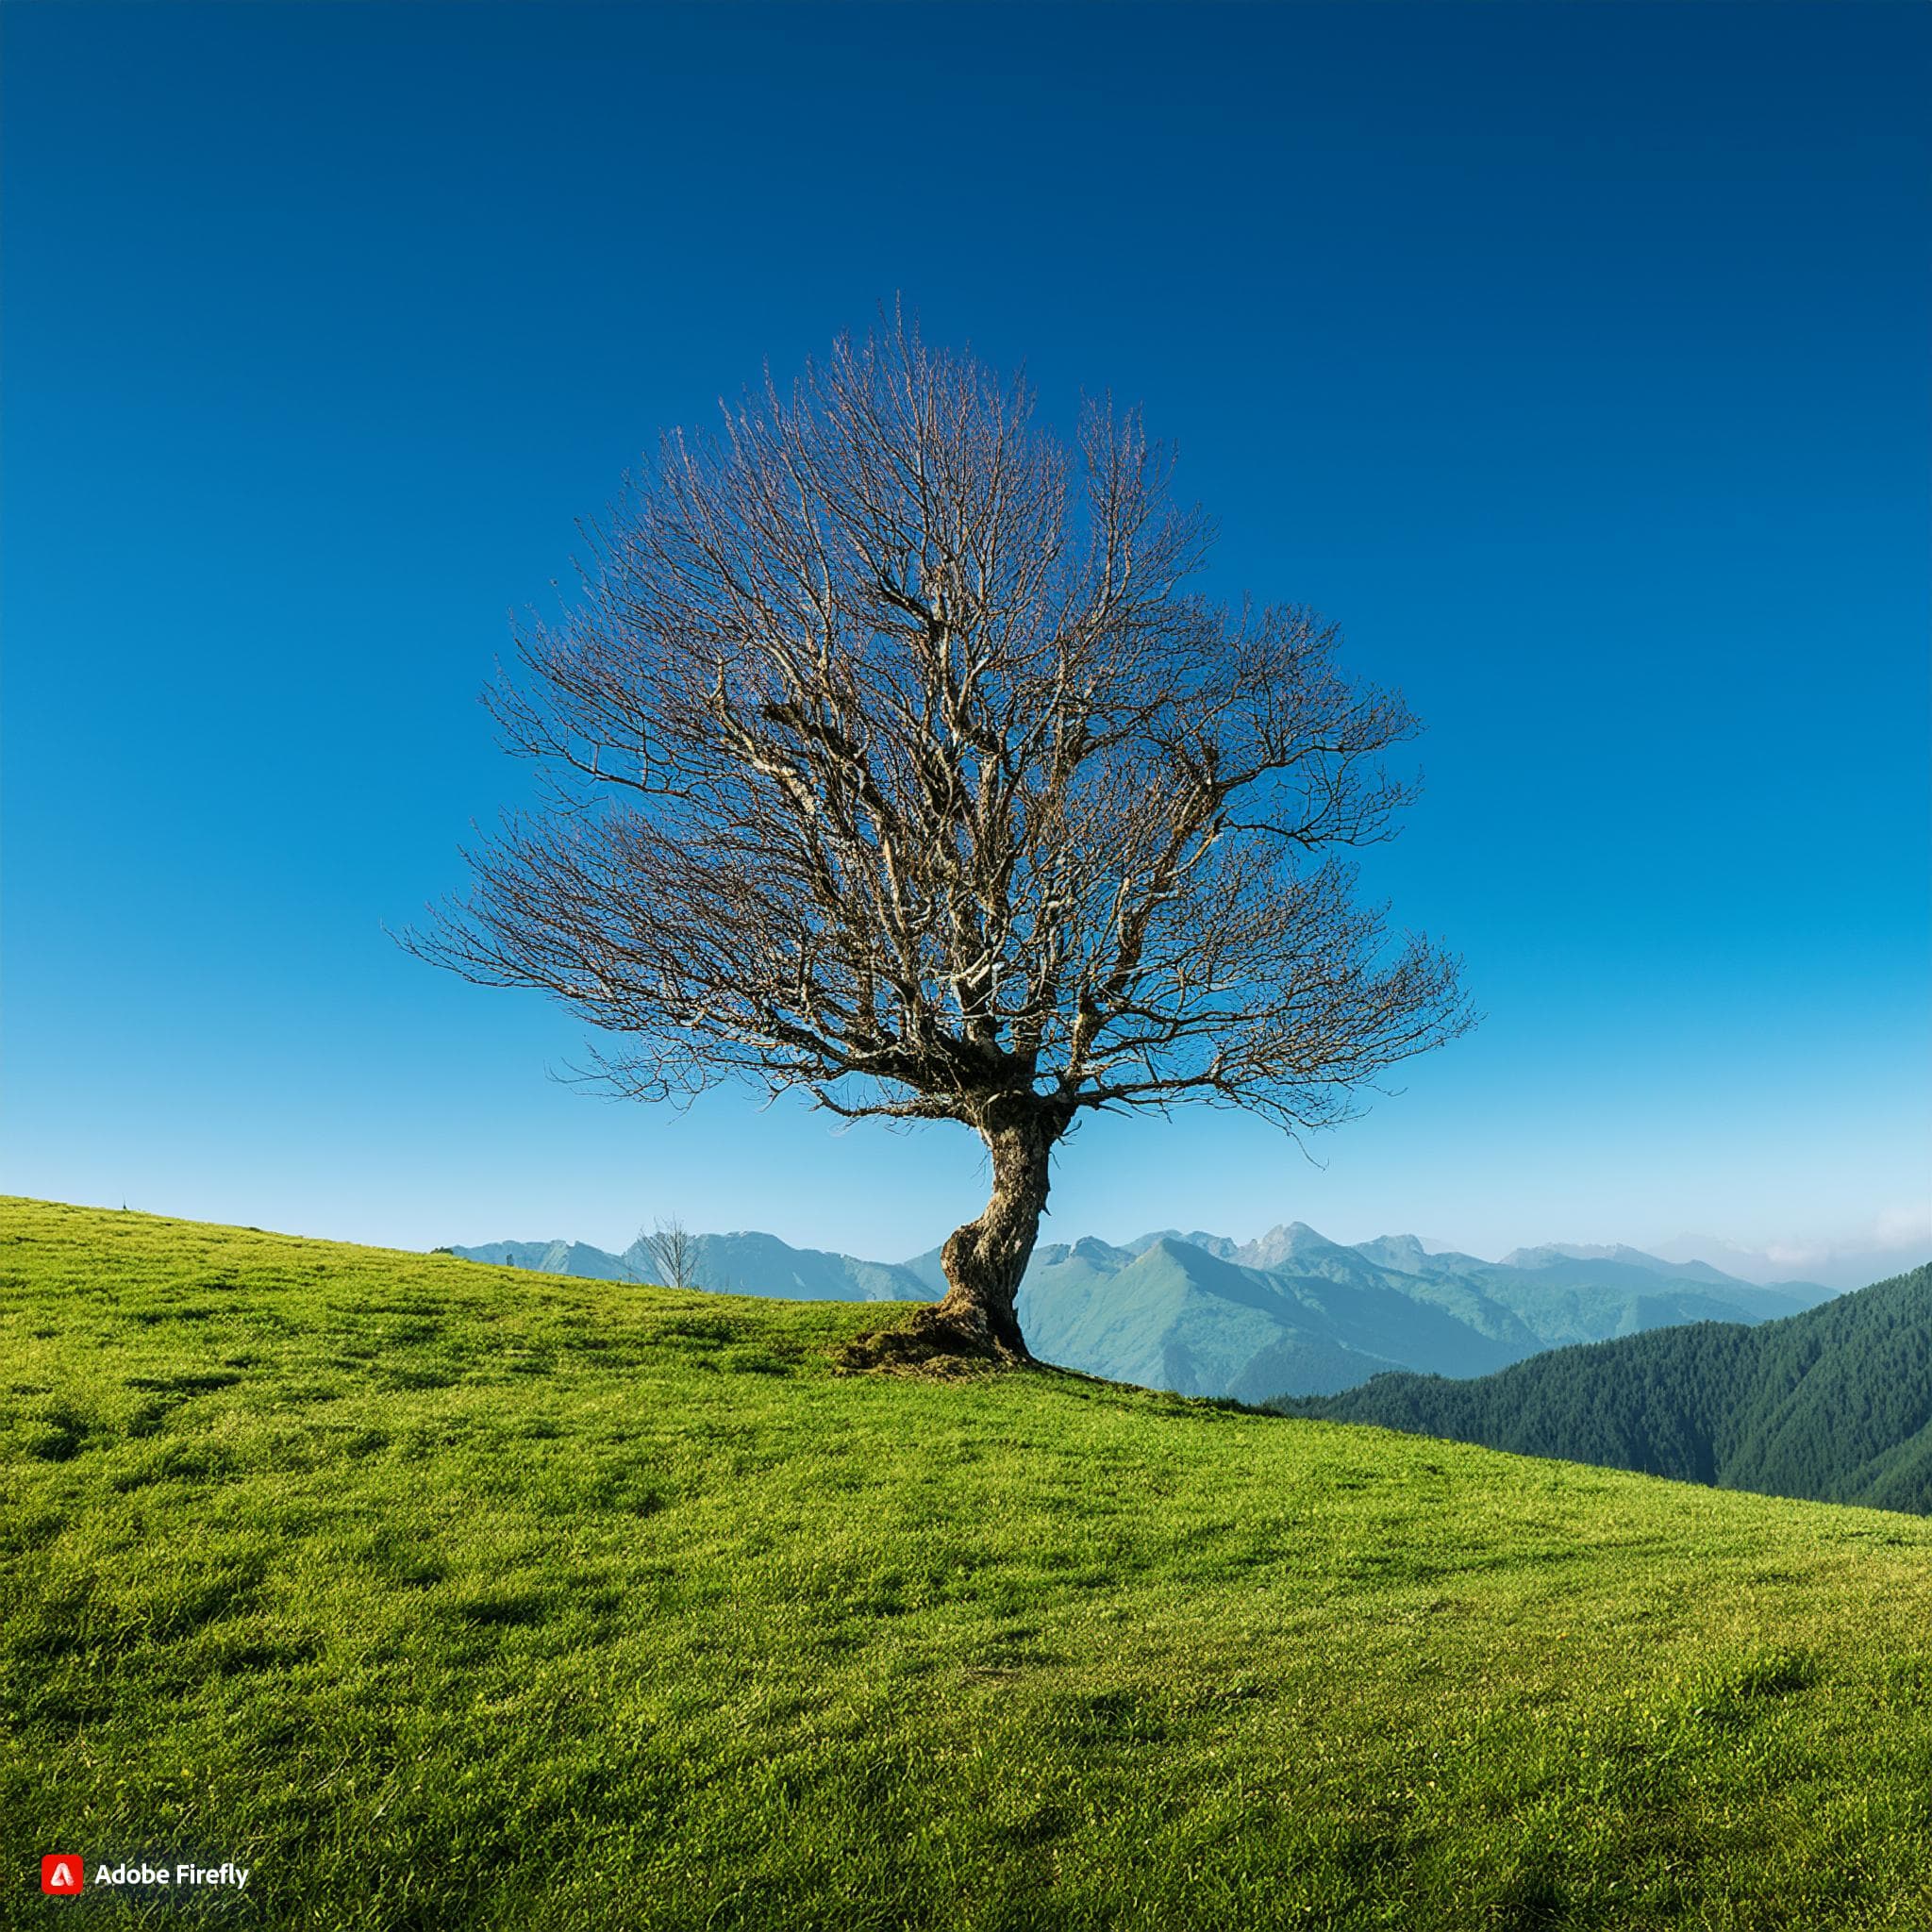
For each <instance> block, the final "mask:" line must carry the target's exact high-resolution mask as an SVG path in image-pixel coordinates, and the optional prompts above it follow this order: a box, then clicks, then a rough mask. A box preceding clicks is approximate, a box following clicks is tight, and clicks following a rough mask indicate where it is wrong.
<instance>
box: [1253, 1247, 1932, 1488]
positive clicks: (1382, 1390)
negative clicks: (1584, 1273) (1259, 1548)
mask: <svg viewBox="0 0 1932 1932" xmlns="http://www.w3.org/2000/svg"><path fill="white" fill-rule="evenodd" d="M1275 1406H1277V1407H1281V1408H1283V1409H1284V1410H1285V1411H1286V1412H1288V1413H1290V1414H1293V1415H1302V1416H1319V1417H1323V1418H1325V1419H1327V1420H1329V1421H1334V1422H1348V1423H1379V1424H1382V1425H1383V1426H1384V1427H1387V1428H1391V1429H1403V1430H1407V1431H1408V1432H1410V1433H1412V1434H1416V1435H1424V1436H1441V1437H1448V1438H1450V1439H1452V1440H1454V1441H1463V1442H1482V1443H1485V1444H1487V1445H1488V1446H1489V1447H1490V1448H1491V1449H1507V1450H1511V1451H1513V1452H1515V1453H1516V1454H1519V1455H1525V1456H1556V1457H1562V1458H1563V1459H1565V1460H1566V1461H1571V1462H1596V1463H1605V1464H1607V1465H1609V1466H1610V1467H1611V1468H1615V1469H1634V1470H1641V1471H1643V1472H1645V1473H1647V1474H1652V1475H1668V1476H1676V1477H1678V1478H1681V1479H1683V1480H1686V1481H1690V1482H1700V1483H1712V1484H1716V1485H1717V1486H1719V1487H1720V1488H1723V1489H1736V1490H1757V1491H1764V1492H1765V1493H1767V1494H1771V1495H1777V1496H1803V1497H1809V1498H1812V1499H1813V1500H1815V1501H1818V1502H1824V1503H1862V1504H1866V1505H1868V1506H1870V1507H1874V1508H1879V1509H1908V1510H1914V1511H1918V1512H1921V1513H1925V1512H1932V1265H1928V1266H1926V1267H1923V1268H1917V1269H1914V1270H1913V1271H1912V1272H1911V1273H1910V1274H1902V1275H1899V1276H1898V1277H1896V1278H1895V1279H1893V1280H1890V1281H1881V1282H1876V1283H1874V1285H1873V1286H1872V1287H1870V1288H1865V1289H1860V1290H1859V1291H1857V1293H1855V1294H1847V1295H1843V1296H1840V1297H1838V1298H1837V1299H1835V1300H1832V1301H1830V1302H1827V1303H1825V1304H1824V1306H1822V1307H1813V1308H1810V1309H1807V1311H1805V1312H1804V1313H1802V1314H1797V1315H1792V1316H1790V1317H1788V1318H1787V1319H1785V1320H1782V1321H1775V1322H1766V1323H1764V1324H1761V1325H1759V1326H1757V1327H1746V1326H1742V1325H1740V1324H1735V1323H1718V1322H1698V1323H1694V1324H1691V1326H1689V1327H1675V1328H1669V1329H1660V1330H1656V1331H1653V1332H1651V1333H1649V1334H1643V1335H1632V1336H1626V1337H1624V1338H1623V1339H1622V1340H1619V1341H1602V1342H1598V1343H1596V1344H1594V1345H1593V1346H1589V1347H1583V1348H1562V1349H1557V1350H1554V1351H1552V1352H1551V1353H1550V1354H1547V1355H1541V1356H1539V1357H1537V1358H1536V1359H1535V1360H1533V1361H1524V1362H1519V1363H1517V1364H1516V1365H1515V1366H1514V1367H1511V1368H1507V1369H1505V1370H1503V1371H1502V1372H1501V1373H1500V1374H1493V1375H1485V1376H1482V1377H1481V1378H1479V1379H1477V1380H1474V1381H1462V1382H1457V1381H1449V1380H1446V1379H1444V1378H1443V1377H1441V1376H1438V1375H1413V1374H1389V1375H1378V1376H1376V1377H1375V1378H1374V1380H1373V1381H1371V1382H1369V1383H1368V1384H1367V1385H1366V1386H1365V1387H1362V1388H1357V1389H1353V1390H1350V1391H1347V1392H1346V1393H1342V1394H1333V1395H1328V1396H1325V1397H1317V1398H1315V1399H1312V1400H1303V1401H1298V1402H1291V1403H1281V1404H1278V1405H1275Z"/></svg>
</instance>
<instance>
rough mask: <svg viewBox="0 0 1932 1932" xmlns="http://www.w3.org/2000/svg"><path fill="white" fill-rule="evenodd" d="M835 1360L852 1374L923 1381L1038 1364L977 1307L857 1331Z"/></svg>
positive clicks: (928, 1312)
mask: <svg viewBox="0 0 1932 1932" xmlns="http://www.w3.org/2000/svg"><path fill="white" fill-rule="evenodd" d="M834 1361H835V1363H836V1365H837V1366H838V1368H839V1369H840V1371H841V1373H843V1374H851V1375H862V1374H873V1375H911V1376H916V1377H917V1378H919V1379H920V1380H923V1381H932V1382H963V1381H971V1380H974V1379H975V1378H977V1377H979V1376H982V1375H996V1374H1003V1373H1004V1372H1006V1371H1007V1370H1009V1369H1031V1368H1037V1367H1038V1366H1039V1364H1038V1363H1037V1362H1036V1361H1035V1360H1034V1358H1033V1357H1032V1356H1031V1355H1029V1354H1028V1353H1027V1351H1026V1347H1025V1344H1024V1342H1023V1343H1021V1345H1020V1346H1019V1347H1018V1348H1015V1347H1013V1346H1012V1345H1011V1344H1009V1343H1008V1342H1006V1341H1001V1340H1000V1339H999V1338H998V1337H997V1336H995V1335H994V1334H993V1333H992V1332H991V1327H990V1325H989V1324H988V1323H987V1320H986V1317H985V1316H984V1315H982V1314H979V1313H978V1311H977V1310H969V1311H966V1312H963V1313H959V1314H955V1313H952V1312H950V1311H948V1312H945V1313H941V1310H940V1309H938V1308H936V1307H935V1308H925V1309H922V1310H921V1311H920V1313H918V1314H917V1315H915V1316H913V1318H912V1319H911V1320H910V1321H909V1322H907V1323H905V1324H903V1325H902V1326H899V1327H896V1328H875V1329H873V1330H872V1331H871V1332H870V1333H868V1334H864V1335H855V1336H854V1337H853V1338H852V1340H851V1341H848V1342H847V1343H846V1344H845V1345H844V1347H842V1348H841V1349H840V1350H839V1352H838V1354H837V1355H836V1356H835V1357H834Z"/></svg>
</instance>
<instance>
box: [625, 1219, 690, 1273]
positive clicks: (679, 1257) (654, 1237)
mask: <svg viewBox="0 0 1932 1932" xmlns="http://www.w3.org/2000/svg"><path fill="white" fill-rule="evenodd" d="M638 1240H639V1241H641V1242H642V1243H643V1245H644V1250H645V1252H646V1253H647V1254H648V1255H649V1256H650V1257H651V1261H652V1264H653V1265H654V1266H655V1267H656V1268H657V1270H658V1275H659V1277H660V1279H661V1281H662V1284H663V1286H664V1287H666V1288H696V1287H698V1286H699V1282H698V1244H697V1237H696V1236H695V1235H694V1234H692V1233H691V1230H690V1229H689V1228H687V1227H686V1226H685V1224H684V1223H683V1222H682V1221H681V1220H680V1219H679V1218H678V1217H677V1216H676V1215H675V1214H673V1215H671V1216H669V1217H668V1218H660V1219H659V1220H658V1222H657V1223H656V1224H655V1225H654V1226H653V1227H652V1229H651V1231H650V1232H649V1233H648V1234H647V1233H645V1232H644V1230H643V1229H642V1228H640V1229H639V1230H638Z"/></svg>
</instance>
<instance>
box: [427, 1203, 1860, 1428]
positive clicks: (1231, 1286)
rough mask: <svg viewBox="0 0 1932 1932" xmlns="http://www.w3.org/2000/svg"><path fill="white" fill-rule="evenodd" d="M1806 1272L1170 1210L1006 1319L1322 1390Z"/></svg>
mask: <svg viewBox="0 0 1932 1932" xmlns="http://www.w3.org/2000/svg"><path fill="white" fill-rule="evenodd" d="M692 1246H693V1250H694V1253H695V1256H696V1272H697V1279H698V1281H699V1283H700V1284H701V1285H702V1286H704V1287H705V1288H708V1289H710V1290H712V1291H716V1292H721V1293H734V1294H763V1295H774V1296H780V1297H788V1298H793V1299H798V1300H808V1301H926V1300H931V1299H933V1298H935V1297H937V1296H938V1295H940V1294H942V1293H943V1292H944V1289H945V1280H944V1274H943V1272H942V1271H941V1266H940V1257H939V1251H938V1250H937V1249H934V1250H932V1251H931V1252H929V1253H927V1254H924V1255H920V1256H916V1257H914V1258H913V1259H911V1260H909V1261H906V1262H897V1263H894V1262H883V1261H861V1260H858V1259H855V1258H854V1257H851V1256H849V1255H836V1254H828V1253H825V1252H824V1251H823V1250H819V1249H810V1248H793V1247H791V1246H789V1245H788V1244H787V1243H786V1242H784V1241H779V1240H778V1239H777V1238H776V1237H775V1236H774V1235H768V1234H757V1233H740V1234H724V1235H699V1236H696V1237H694V1238H693V1241H692ZM454 1252H455V1253H456V1254H458V1255H459V1256H462V1257H465V1258H466V1259H470V1260H475V1261H486V1262H491V1263H495V1264H498V1265H509V1266H514V1267H520V1268H539V1269H542V1270H544V1271H545V1272H547V1273H552V1274H576V1275H587V1276H591V1277H592V1278H597V1279H604V1280H613V1281H620V1280H632V1281H648V1280H654V1279H658V1278H659V1276H660V1274H661V1271H660V1270H659V1269H658V1267H657V1266H656V1264H655V1263H654V1262H653V1260H652V1259H651V1257H650V1255H649V1252H648V1250H647V1249H646V1247H645V1245H644V1243H643V1242H641V1241H639V1242H637V1243H634V1244H633V1245H632V1246H631V1247H630V1248H628V1249H626V1250H625V1253H624V1254H622V1255H612V1254H609V1253H607V1252H606V1251H605V1250H603V1249H601V1248H593V1247H590V1246H587V1245H586V1244H584V1243H581V1242H566V1241H550V1242H543V1241H494V1242H490V1243H486V1244H485V1245H483V1246H480V1247H459V1248H457V1249H455V1250H454ZM1830 1293H1831V1291H1829V1290H1827V1289H1825V1288H1823V1287H1820V1286H1819V1285H1818V1284H1816V1283H1813V1282H1786V1283H1780V1284H1779V1285H1778V1286H1777V1287H1775V1288H1763V1287H1758V1286H1756V1285H1754V1284H1752V1283H1749V1282H1744V1281H1740V1280H1738V1279H1736V1278H1735V1277H1733V1276H1730V1275H1727V1274H1723V1273H1722V1272H1721V1271H1719V1270H1718V1269H1715V1268H1712V1267H1710V1266H1709V1265H1708V1264H1707V1263H1703V1262H1686V1263H1677V1264H1674V1263H1671V1262H1668V1261H1664V1260H1661V1259H1659V1258H1658V1257H1657V1256H1655V1255H1647V1254H1644V1253H1642V1252H1641V1251H1640V1250H1638V1249H1635V1248H1625V1247H1616V1248H1611V1249H1600V1250H1593V1249H1583V1248H1574V1247H1568V1246H1553V1247H1543V1248H1531V1249H1518V1250H1516V1251H1514V1252H1513V1253H1512V1254H1510V1255H1508V1256H1506V1257H1504V1259H1503V1260H1502V1261H1485V1260H1483V1259H1482V1258H1480V1257H1477V1256H1474V1255H1463V1254H1457V1253H1455V1252H1453V1251H1444V1252H1438V1253H1433V1254H1432V1253H1430V1252H1429V1251H1428V1250H1427V1249H1426V1248H1425V1247H1424V1245H1423V1243H1422V1242H1421V1241H1418V1240H1417V1239H1416V1237H1414V1236H1413V1235H1384V1236H1381V1237H1379V1238H1377V1239H1376V1240H1374V1241H1363V1242H1361V1243H1359V1244H1358V1245H1357V1246H1354V1247H1346V1246H1343V1245H1341V1243H1339V1242H1336V1241H1329V1240H1327V1239H1326V1237H1324V1236H1323V1235H1321V1234H1318V1233H1317V1232H1316V1231H1315V1230H1314V1229H1313V1228H1311V1227H1308V1226H1307V1225H1306V1224H1303V1223H1301V1222H1293V1223H1291V1224H1288V1225H1286V1226H1280V1227H1274V1228H1272V1229H1270V1230H1269V1232H1268V1233H1266V1234H1264V1235H1262V1236H1260V1237H1259V1238H1258V1239H1257V1240H1255V1241H1246V1242H1237V1241H1232V1240H1231V1239H1229V1238H1228V1237H1226V1236H1224V1235H1215V1234H1208V1233H1204V1232H1201V1231H1198V1230H1197V1231H1195V1232H1193V1233H1191V1234H1185V1235H1184V1234H1181V1233H1179V1232H1178V1231H1176V1230H1174V1229H1165V1230H1162V1231H1161V1232H1159V1233H1156V1234H1149V1235H1142V1236H1141V1237H1140V1239H1139V1240H1137V1241H1129V1242H1127V1243H1126V1244H1125V1245H1124V1246H1118V1247H1116V1246H1113V1245H1110V1244H1109V1243H1108V1242H1106V1241H1097V1240H1094V1239H1092V1238H1091V1237H1090V1238H1088V1239H1086V1240H1083V1241H1074V1242H1071V1243H1050V1244H1044V1245H1042V1246H1041V1247H1039V1248H1037V1249H1036V1250H1035V1251H1034V1256H1033V1261H1032V1265H1031V1266H1030V1267H1029V1268H1028V1270H1027V1272H1026V1277H1025V1280H1024V1283H1023V1284H1022V1286H1021V1291H1020V1303H1019V1312H1020V1320H1021V1325H1022V1327H1023V1328H1024V1331H1025V1334H1026V1337H1027V1341H1028V1342H1029V1344H1030V1345H1031V1347H1032V1348H1033V1351H1034V1353H1035V1354H1036V1355H1039V1356H1040V1357H1042V1358H1043V1359H1045V1360H1048V1361H1052V1362H1058V1363H1059V1364H1061V1365H1062V1366H1064V1367H1067V1368H1072V1369H1079V1370H1082V1371H1084V1372H1085V1373H1087V1374H1095V1375H1104V1376H1106V1377H1107V1378H1108V1379H1109V1380H1111V1381H1120V1382H1137V1383H1140V1384H1141V1385H1143V1386H1145V1387H1148V1388H1156V1389H1171V1390H1174V1391H1176V1392H1177V1393H1180V1394H1183V1395H1208V1396H1233V1397H1236V1398H1238V1399H1240V1400H1241V1401H1245V1402H1264V1401H1269V1400H1271V1399H1274V1398H1276V1397H1289V1396H1305V1395H1324V1394H1330V1393H1334V1392H1336V1391H1341V1390H1346V1389H1352V1388H1356V1387H1357V1386H1359V1385H1360V1384H1362V1383H1364V1382H1366V1381H1368V1380H1369V1378H1370V1377H1371V1376H1373V1375H1376V1374H1384V1373H1386V1372H1389V1371H1391V1370H1410V1371H1414V1372H1417V1373H1420V1374H1443V1375H1456V1376H1474V1375H1484V1374H1491V1373H1492V1372H1493V1371H1495V1370H1498V1369H1501V1368H1504V1367H1507V1365H1508V1364H1510V1363H1512V1362H1517V1361H1521V1360H1523V1359H1524V1357H1528V1356H1532V1355H1536V1354H1540V1353H1541V1352H1542V1351H1544V1350H1546V1349H1551V1348H1558V1347H1562V1346H1564V1345H1565V1344H1568V1343H1574V1342H1584V1341H1604V1340H1607V1339H1608V1338H1611V1337H1615V1336H1627V1335H1636V1334H1640V1333H1642V1332H1643V1331H1645V1330H1648V1329H1654V1328H1662V1327H1670V1326H1674V1325H1678V1324H1685V1323H1693V1322H1726V1323H1745V1324H1755V1323H1759V1322H1765V1321H1772V1320H1775V1319H1778V1318H1780V1317H1783V1316H1788V1315H1790V1314H1793V1313H1796V1312H1797V1311H1799V1310H1800V1309H1803V1308H1807V1307H1812V1306H1814V1305H1815V1304H1817V1303H1819V1302H1822V1301H1824V1300H1827V1299H1829V1297H1830Z"/></svg>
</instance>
